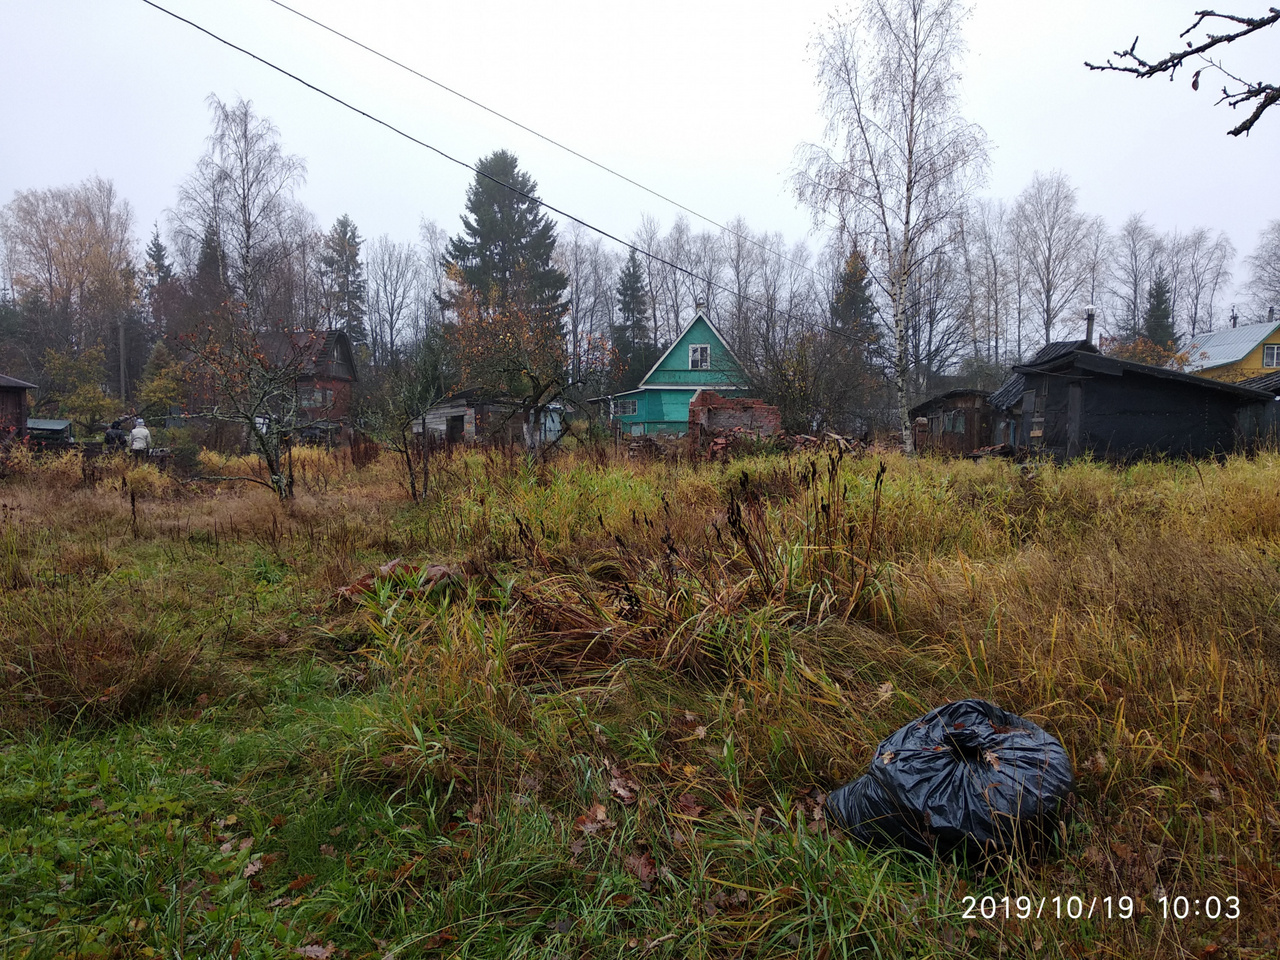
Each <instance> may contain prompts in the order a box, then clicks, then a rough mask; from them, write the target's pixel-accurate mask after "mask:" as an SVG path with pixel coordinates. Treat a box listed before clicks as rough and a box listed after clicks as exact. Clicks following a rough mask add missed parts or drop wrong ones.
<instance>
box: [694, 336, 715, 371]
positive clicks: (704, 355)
mask: <svg viewBox="0 0 1280 960" xmlns="http://www.w3.org/2000/svg"><path fill="white" fill-rule="evenodd" d="M689 369H690V370H710V369H711V344H709V343H691V344H689Z"/></svg>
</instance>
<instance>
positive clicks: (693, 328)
mask: <svg viewBox="0 0 1280 960" xmlns="http://www.w3.org/2000/svg"><path fill="white" fill-rule="evenodd" d="M698 343H705V344H707V345H708V346H709V347H710V348H711V349H710V351H709V353H710V360H711V368H710V369H709V370H690V369H689V347H690V345H692V344H698ZM745 381H746V378H745V377H744V376H743V375H742V370H741V368H740V367H739V366H738V364H737V361H735V360H734V359H733V356H732V354H730V353H729V351H728V350H727V349H726V348H725V346H724V344H723V343H722V342H721V340H720V338H719V337H718V336H716V334H715V332H714V331H713V330H712V329H711V327H710V325H708V323H707V321H706V320H704V319H703V318H702V316H701V315H699V316H698V318H697V319H696V320H694V321H693V323H691V324H689V329H688V330H686V331H685V332H684V333H683V334H681V335H680V339H679V340H677V341H676V342H675V346H673V347H672V348H671V350H670V352H669V353H668V354H667V355H666V356H665V357H664V358H663V359H662V362H661V363H659V364H658V366H657V368H656V369H654V371H653V372H652V373H650V374H649V376H647V377H645V379H644V384H643V386H646V387H651V386H682V385H684V384H689V385H691V386H695V387H715V386H734V385H740V384H744V383H745ZM690 396H692V394H691V395H690Z"/></svg>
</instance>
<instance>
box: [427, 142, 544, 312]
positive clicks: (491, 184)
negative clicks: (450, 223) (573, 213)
mask: <svg viewBox="0 0 1280 960" xmlns="http://www.w3.org/2000/svg"><path fill="white" fill-rule="evenodd" d="M476 171H477V172H476V178H475V181H474V182H473V183H472V184H471V186H470V187H469V188H468V189H467V212H466V213H465V214H464V215H463V216H462V233H461V234H459V235H458V236H455V237H453V238H452V239H451V240H450V241H449V245H448V247H447V249H446V250H445V256H444V260H445V263H446V264H447V265H452V266H454V267H456V268H457V270H458V271H459V273H458V275H459V277H460V278H461V282H462V283H463V284H465V285H466V287H467V288H468V290H469V292H470V294H471V296H472V297H473V298H474V300H475V302H476V304H477V305H478V306H479V307H480V309H481V310H482V311H494V310H506V309H508V308H514V309H517V310H519V311H522V312H524V313H525V314H527V315H529V316H537V317H538V318H539V320H540V321H541V320H544V319H549V320H553V321H555V322H556V323H557V324H559V322H560V321H561V320H562V319H563V318H564V315H565V313H566V312H567V310H568V304H567V303H566V302H565V301H564V300H563V296H564V292H565V289H566V288H567V287H568V286H569V278H568V276H567V275H566V274H565V273H564V272H563V271H561V270H558V269H557V268H556V267H555V266H554V265H553V264H552V255H553V254H554V253H555V248H556V236H555V225H554V224H553V223H552V221H551V219H550V218H549V217H548V216H547V215H546V214H545V213H543V212H542V209H541V207H540V206H539V204H538V202H537V191H538V185H537V183H536V182H535V181H534V180H533V178H532V177H530V176H529V174H527V173H525V172H524V171H523V170H521V169H520V168H519V165H518V161H517V160H516V157H515V155H514V154H512V153H509V152H508V151H506V150H498V151H496V152H495V153H492V154H490V155H489V156H487V157H485V158H483V159H482V160H480V161H479V162H478V163H477V164H476ZM451 305H452V304H451V303H447V304H446V306H451Z"/></svg>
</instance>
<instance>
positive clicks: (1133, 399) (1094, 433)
mask: <svg viewBox="0 0 1280 960" xmlns="http://www.w3.org/2000/svg"><path fill="white" fill-rule="evenodd" d="M1050 346H1054V345H1053V344H1050ZM1046 349H1047V348H1046ZM1043 352H1044V351H1042V353H1043ZM1013 370H1014V373H1015V374H1017V375H1020V376H1021V377H1022V379H1023V384H1022V388H1023V389H1022V397H1021V399H1020V400H1019V401H1018V403H1017V404H1015V405H1014V406H1015V407H1016V408H1017V416H1018V420H1017V421H1016V424H1015V426H1016V433H1017V443H1016V445H1017V446H1019V447H1026V448H1030V449H1031V450H1033V451H1037V450H1038V451H1041V452H1043V453H1045V454H1048V455H1050V456H1053V457H1055V458H1058V459H1066V458H1070V457H1074V456H1079V455H1081V454H1086V453H1087V454H1092V455H1093V456H1097V457H1102V458H1106V459H1110V460H1129V459H1134V458H1137V457H1142V456H1150V455H1160V454H1163V455H1168V456H1178V457H1182V456H1193V457H1204V456H1212V455H1215V454H1220V453H1228V452H1231V451H1234V450H1238V449H1241V448H1242V447H1245V446H1248V445H1250V444H1252V443H1253V442H1254V441H1255V440H1256V439H1257V438H1258V436H1259V435H1260V432H1261V428H1262V420H1263V417H1264V415H1265V412H1266V408H1267V405H1268V404H1269V403H1270V402H1271V399H1272V394H1269V393H1266V392H1264V391H1261V390H1255V389H1252V388H1249V387H1242V386H1239V385H1237V384H1231V383H1223V382H1221V381H1217V380H1210V379H1208V378H1206V377H1197V376H1193V375H1192V374H1188V373H1181V372H1179V371H1176V370H1168V369H1166V368H1164V367H1154V366H1150V365H1148V364H1145V363H1134V362H1132V361H1128V360H1119V359H1117V358H1115V357H1106V356H1102V355H1101V354H1099V353H1098V352H1097V350H1096V349H1095V348H1093V347H1092V346H1090V345H1088V344H1084V345H1082V346H1081V345H1077V346H1075V347H1074V348H1070V349H1064V350H1058V351H1054V353H1053V355H1051V356H1049V357H1048V358H1047V359H1043V358H1041V357H1040V356H1039V355H1038V356H1037V359H1036V360H1033V361H1032V362H1031V363H1029V364H1026V365H1025V366H1018V367H1014V368H1013ZM1006 386H1009V385H1008V384H1006ZM1001 389H1002V391H1003V390H1004V388H1001ZM1012 410H1013V408H1012V407H1011V408H1010V411H1011V412H1012ZM1010 419H1011V420H1012V419H1013V418H1012V417H1011V418H1010Z"/></svg>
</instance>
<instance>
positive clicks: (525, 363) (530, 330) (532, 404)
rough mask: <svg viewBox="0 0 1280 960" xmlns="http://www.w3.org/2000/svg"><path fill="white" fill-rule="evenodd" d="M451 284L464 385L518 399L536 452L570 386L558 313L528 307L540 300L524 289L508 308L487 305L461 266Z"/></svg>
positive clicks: (528, 438) (452, 336)
mask: <svg viewBox="0 0 1280 960" xmlns="http://www.w3.org/2000/svg"><path fill="white" fill-rule="evenodd" d="M449 281H450V283H451V284H452V287H453V290H452V292H451V295H450V298H449V299H450V304H451V307H452V313H453V317H454V323H453V325H452V327H451V328H450V339H451V340H452V343H453V348H454V349H453V353H454V356H455V357H456V358H457V364H458V375H459V378H460V381H461V382H462V383H464V384H482V385H484V386H485V387H487V388H488V389H490V390H492V391H494V392H496V393H500V394H505V395H507V396H510V397H512V398H515V399H518V400H519V401H520V409H521V414H522V416H523V417H524V430H525V442H526V444H527V446H529V447H530V448H531V449H532V448H534V447H536V446H537V443H538V438H539V437H540V436H541V422H542V418H543V415H544V414H545V412H546V409H547V407H548V405H549V404H551V403H552V402H554V401H555V400H556V399H558V398H559V397H560V396H561V395H562V394H563V392H564V389H565V387H566V385H567V363H566V361H567V359H568V358H567V356H566V351H565V344H564V338H563V337H562V336H561V335H560V328H559V318H558V316H557V315H556V312H555V311H552V310H548V309H541V308H539V307H537V306H533V307H528V306H526V304H529V303H531V302H536V301H533V300H532V298H531V297H530V296H529V295H527V294H525V293H524V291H522V290H521V289H520V288H519V287H518V286H517V287H514V288H511V293H512V298H511V300H509V301H507V302H506V303H500V302H495V301H494V300H492V299H489V300H482V299H481V297H480V296H479V295H478V294H477V293H476V292H475V290H474V289H473V288H472V287H471V285H470V284H469V283H468V282H467V279H466V276H465V274H464V273H463V271H462V269H461V268H460V267H458V266H456V265H452V264H451V265H450V267H449Z"/></svg>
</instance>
